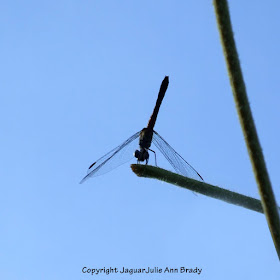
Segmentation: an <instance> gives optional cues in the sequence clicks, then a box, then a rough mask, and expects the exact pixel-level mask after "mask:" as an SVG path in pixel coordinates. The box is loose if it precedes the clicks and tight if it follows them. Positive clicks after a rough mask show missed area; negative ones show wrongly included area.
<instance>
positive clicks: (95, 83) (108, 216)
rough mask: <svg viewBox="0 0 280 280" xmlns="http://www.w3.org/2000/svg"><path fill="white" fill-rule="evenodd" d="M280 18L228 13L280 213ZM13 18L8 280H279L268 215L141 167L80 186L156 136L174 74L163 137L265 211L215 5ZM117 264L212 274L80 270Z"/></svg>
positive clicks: (5, 146)
mask: <svg viewBox="0 0 280 280" xmlns="http://www.w3.org/2000/svg"><path fill="white" fill-rule="evenodd" d="M279 9H280V7H279V2H278V1H276V0H275V1H270V3H269V5H266V4H265V3H264V2H263V1H231V3H230V11H231V16H232V23H233V27H234V32H235V38H236V42H237V47H238V51H239V56H240V59H241V64H242V67H243V73H244V77H245V81H246V86H247V90H248V95H249V99H250V103H251V106H252V110H253V115H254V118H255V122H256V125H257V129H258V132H259V136H260V140H261V144H262V147H263V151H264V155H265V159H266V162H267V166H268V169H269V172H270V176H271V181H272V184H273V186H274V191H275V194H276V196H277V198H278V203H279V202H280V200H279V197H280V190H279V185H280V178H279V157H280V152H279V143H280V134H279V119H280V110H279V103H280V98H279V92H280V83H279V65H280V61H279V60H280V56H279V49H280V40H279V26H280V19H279ZM0 14H1V15H0V22H1V24H0V26H1V31H0V32H1V33H0V37H1V44H0V46H1V47H0V48H1V49H0V50H1V51H0V57H1V68H0V69H1V70H0V71H1V72H0V77H1V85H0V89H1V93H2V95H1V96H2V97H1V104H0V106H1V110H0V114H1V118H0V119H1V160H0V164H1V166H0V167H1V168H0V170H1V177H0V178H1V179H0V180H1V201H0V213H1V231H0V237H1V238H0V240H1V241H0V244H1V245H0V248H1V250H0V274H1V279H6V280H9V279H12V280H14V279H20V280H24V279H27V280H33V279H69V280H70V279H73V280H74V279H112V280H113V279H144V278H147V279H161V278H162V279H199V280H203V279H207V280H209V279H215V280H219V279H221V280H222V279H228V280H231V279H271V280H274V279H279V273H280V268H279V261H278V257H277V254H276V252H275V249H274V246H273V242H272V239H271V236H270V232H269V230H268V227H267V224H266V220H265V217H264V215H262V214H258V213H255V212H252V211H249V210H246V209H243V208H239V207H237V206H232V205H229V204H226V203H223V202H221V201H217V200H214V199H211V198H208V197H204V196H202V195H199V196H195V195H193V194H192V193H191V192H189V191H187V190H184V189H179V188H177V187H175V186H173V185H168V184H165V183H162V182H158V181H156V180H147V179H142V178H138V177H136V176H135V175H134V173H132V172H131V170H130V167H129V163H127V164H124V165H123V166H121V167H119V168H117V169H115V170H114V171H112V172H110V173H108V174H106V175H103V176H100V177H96V178H92V179H90V180H89V181H87V182H86V183H85V184H83V185H79V181H80V180H81V178H82V177H83V176H84V175H85V174H86V169H87V168H88V166H89V165H90V164H91V163H92V162H93V161H95V160H96V159H98V158H99V157H101V156H102V155H104V154H105V153H106V152H108V151H109V150H111V149H112V148H114V147H115V146H117V145H119V144H120V143H121V142H123V141H124V140H125V139H126V138H128V137H129V136H131V135H132V134H133V133H135V132H137V131H139V130H140V129H142V128H143V127H145V126H146V124H147V122H148V119H149V117H150V114H151V112H152V109H153V106H154V103H155V100H156V97H157V92H158V89H159V86H160V83H161V81H162V79H163V78H164V76H165V75H169V77H170V84H169V88H168V91H167V93H166V96H165V99H164V101H163V104H162V107H161V110H160V112H159V116H158V120H157V123H156V127H155V129H156V131H158V132H159V133H160V134H161V136H163V137H164V138H165V139H166V140H167V141H168V142H169V144H170V145H171V146H172V147H174V149H175V150H176V151H178V152H179V153H180V154H181V155H182V156H183V157H184V158H185V159H186V160H187V161H189V162H190V163H191V164H192V165H193V166H194V167H195V168H196V169H197V170H198V171H199V173H201V175H202V176H203V177H204V178H205V181H206V182H209V183H211V184H214V185H219V186H221V187H224V188H228V189H230V190H233V191H237V192H240V193H243V194H247V195H250V196H254V197H256V198H258V192H257V188H256V183H255V180H254V177H253V175H252V168H251V165H250V161H249V157H248V155H247V151H246V147H245V144H244V139H243V135H242V132H241V129H240V125H239V121H238V117H237V114H236V110H235V105H234V102H233V97H232V93H231V88H230V85H229V80H228V77H227V72H226V66H225V62H224V57H223V52H222V48H221V45H220V41H219V34H218V31H217V26H216V19H215V15H214V8H213V6H212V2H211V1H183V0H182V1H140V2H139V1H94V0H91V1H89V0H84V1H65V0H64V1H52V0H49V1H30V0H27V1H5V2H4V1H2V2H1V5H0ZM133 162H135V161H132V162H131V163H133ZM159 166H165V163H164V162H159ZM110 266H111V267H118V268H120V269H121V268H122V267H123V266H125V267H131V268H141V267H148V266H150V267H153V266H158V267H161V268H165V267H166V266H169V267H171V268H176V267H181V266H185V267H188V268H195V267H198V268H200V269H201V268H202V273H201V274H200V275H190V274H188V275H182V274H175V275H168V274H160V275H152V274H150V275H134V276H124V275H110V276H106V275H100V276H91V275H87V274H83V273H82V268H83V267H89V268H103V267H110Z"/></svg>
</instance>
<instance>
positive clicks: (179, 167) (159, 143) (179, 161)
mask: <svg viewBox="0 0 280 280" xmlns="http://www.w3.org/2000/svg"><path fill="white" fill-rule="evenodd" d="M152 141H153V143H154V144H155V146H156V147H157V148H158V149H159V150H160V151H161V153H162V154H163V155H164V156H165V158H166V159H167V160H168V161H169V163H170V164H171V165H172V167H173V168H174V170H175V171H176V172H178V173H179V174H181V175H183V176H186V177H189V178H192V179H195V180H199V181H201V180H202V181H203V178H202V177H201V176H200V175H199V173H198V172H197V171H196V170H195V169H194V168H193V167H192V166H191V165H190V164H189V163H187V162H186V161H185V160H184V159H183V158H182V157H181V156H180V155H179V154H178V153H177V152H176V151H175V150H174V149H173V148H172V147H171V146H170V145H169V144H168V143H167V142H166V141H165V140H164V139H163V138H162V137H161V136H160V135H159V134H158V133H157V132H156V131H154V134H153V140H152Z"/></svg>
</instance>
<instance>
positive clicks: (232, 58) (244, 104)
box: [213, 0, 280, 259]
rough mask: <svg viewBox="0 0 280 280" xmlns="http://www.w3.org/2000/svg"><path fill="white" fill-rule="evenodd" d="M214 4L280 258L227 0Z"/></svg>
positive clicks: (278, 227) (274, 213)
mask: <svg viewBox="0 0 280 280" xmlns="http://www.w3.org/2000/svg"><path fill="white" fill-rule="evenodd" d="M213 3H214V7H215V12H216V18H217V24H218V29H219V32H220V38H221V42H222V46H223V50H224V56H225V59H226V64H227V69H228V74H229V79H230V83H231V87H232V91H233V96H234V99H235V103H236V108H237V112H238V115H239V120H240V123H241V127H242V130H243V134H244V137H245V141H246V145H247V149H248V152H249V156H250V159H251V163H252V166H253V170H254V174H255V178H256V181H257V185H258V189H259V194H260V197H261V203H262V207H263V209H264V213H265V216H266V219H267V223H268V226H269V229H270V232H271V235H272V238H273V241H274V245H275V248H276V251H277V253H278V257H279V259H280V221H279V212H278V209H277V205H276V201H275V198H274V194H273V190H272V186H271V183H270V179H269V175H268V172H267V169H266V165H265V161H264V156H263V153H262V149H261V146H260V142H259V139H258V135H257V131H256V127H255V124H254V121H253V116H252V113H251V109H250V105H249V101H248V98H247V93H246V87H245V83H244V80H243V76H242V71H241V67H240V63H239V58H238V54H237V50H236V46H235V41H234V37H233V31H232V26H231V21H230V14H229V9H228V3H227V1H226V0H214V1H213Z"/></svg>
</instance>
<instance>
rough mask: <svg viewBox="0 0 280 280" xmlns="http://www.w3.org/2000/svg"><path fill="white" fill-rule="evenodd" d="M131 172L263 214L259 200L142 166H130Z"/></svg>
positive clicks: (159, 169)
mask: <svg viewBox="0 0 280 280" xmlns="http://www.w3.org/2000/svg"><path fill="white" fill-rule="evenodd" d="M131 169H132V171H133V172H134V173H135V174H136V175H137V176H139V177H146V178H152V179H158V180H161V181H164V182H167V183H170V184H173V185H176V186H179V187H182V188H185V189H188V190H190V191H194V192H196V193H200V194H203V195H206V196H209V197H212V198H216V199H219V200H222V201H225V202H227V203H231V204H234V205H237V206H241V207H244V208H247V209H250V210H253V211H256V212H259V213H263V208H262V204H261V202H260V200H258V199H255V198H253V197H249V196H246V195H242V194H239V193H236V192H232V191H229V190H226V189H223V188H220V187H217V186H213V185H210V184H207V183H204V182H200V181H196V180H193V179H190V178H187V177H184V176H181V175H179V174H177V173H173V172H170V171H168V170H165V169H162V168H159V167H155V166H151V165H143V164H131Z"/></svg>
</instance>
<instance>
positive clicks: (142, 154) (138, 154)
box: [134, 149, 149, 161]
mask: <svg viewBox="0 0 280 280" xmlns="http://www.w3.org/2000/svg"><path fill="white" fill-rule="evenodd" d="M134 156H135V157H136V158H137V159H138V160H139V161H144V160H147V159H149V153H148V151H146V150H145V149H143V150H142V149H141V150H140V151H138V150H136V151H135V152H134Z"/></svg>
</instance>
